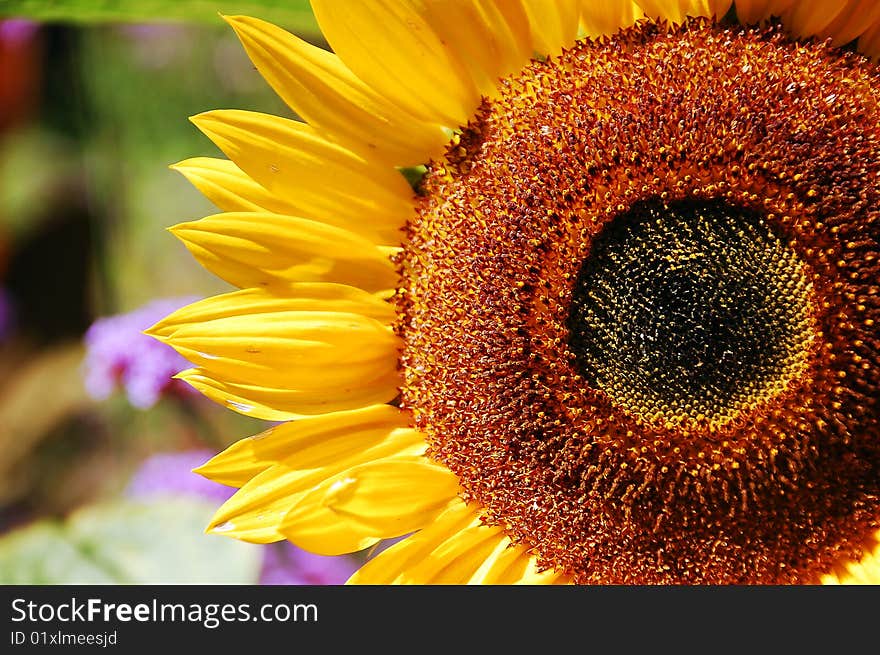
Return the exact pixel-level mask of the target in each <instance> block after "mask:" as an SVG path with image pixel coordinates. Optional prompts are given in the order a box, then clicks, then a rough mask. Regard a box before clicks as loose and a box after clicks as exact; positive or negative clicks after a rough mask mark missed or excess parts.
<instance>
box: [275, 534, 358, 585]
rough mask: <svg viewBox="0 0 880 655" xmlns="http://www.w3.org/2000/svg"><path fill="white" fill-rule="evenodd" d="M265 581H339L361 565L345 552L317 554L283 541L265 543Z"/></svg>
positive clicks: (281, 582)
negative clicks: (334, 554) (331, 555)
mask: <svg viewBox="0 0 880 655" xmlns="http://www.w3.org/2000/svg"><path fill="white" fill-rule="evenodd" d="M264 548H265V550H266V553H265V555H264V556H263V570H262V572H261V573H260V584H262V585H302V584H311V585H339V584H344V583H345V581H346V580H348V578H350V577H351V575H352V574H353V573H354V572H355V571H356V570H357V569H358V565H357V563H356V562H355V561H354V560H353V559H352V558H351V557H347V556H345V555H340V556H337V557H328V556H326V555H315V554H314V553H309V552H306V551H304V550H302V549H301V548H297V547H296V546H294V545H293V544H291V543H289V542H286V541H282V542H279V543H275V544H266V545H265V546H264Z"/></svg>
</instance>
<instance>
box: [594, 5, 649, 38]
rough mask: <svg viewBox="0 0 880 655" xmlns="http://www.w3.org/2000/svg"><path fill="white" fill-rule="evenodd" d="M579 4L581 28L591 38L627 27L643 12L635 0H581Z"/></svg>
mask: <svg viewBox="0 0 880 655" xmlns="http://www.w3.org/2000/svg"><path fill="white" fill-rule="evenodd" d="M581 5H582V7H581V29H582V30H583V32H584V34H585V35H586V36H589V37H593V38H595V37H597V36H602V35H605V34H614V33H615V32H617V31H618V30H620V29H622V28H624V27H629V26H630V25H632V24H633V23H635V22H636V20H638V19H639V18H641V17H642V15H643V13H644V12H643V10H642V8H641V7H639V5H638V3H636V2H635V0H602V1H600V2H592V1H591V0H583V2H582V3H581Z"/></svg>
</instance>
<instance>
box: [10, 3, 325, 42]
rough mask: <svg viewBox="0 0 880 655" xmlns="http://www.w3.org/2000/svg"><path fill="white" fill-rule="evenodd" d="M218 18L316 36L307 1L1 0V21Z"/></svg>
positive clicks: (315, 28)
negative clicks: (245, 18)
mask: <svg viewBox="0 0 880 655" xmlns="http://www.w3.org/2000/svg"><path fill="white" fill-rule="evenodd" d="M218 13H219V14H229V15H233V14H247V15H249V16H259V17H260V18H263V19H264V20H268V21H272V22H274V23H276V24H278V25H283V26H284V27H286V28H287V29H289V30H291V31H293V32H298V33H300V34H302V35H314V34H318V33H319V30H318V24H317V22H316V21H315V18H314V15H313V14H312V10H311V7H310V6H309V1H308V0H3V1H2V2H0V17H4V16H5V17H12V16H17V17H25V18H31V19H36V20H44V21H49V20H52V21H77V22H89V23H94V22H103V21H114V22H123V21H124V22H144V21H155V20H162V21H169V20H179V21H196V22H214V21H216V20H217V17H218V16H217V15H218Z"/></svg>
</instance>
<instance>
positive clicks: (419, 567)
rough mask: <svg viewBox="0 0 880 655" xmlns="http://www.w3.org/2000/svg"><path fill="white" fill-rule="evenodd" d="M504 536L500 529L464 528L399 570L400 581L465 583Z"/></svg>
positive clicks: (485, 527)
mask: <svg viewBox="0 0 880 655" xmlns="http://www.w3.org/2000/svg"><path fill="white" fill-rule="evenodd" d="M503 539H505V536H504V533H503V532H502V530H501V528H498V527H494V526H493V527H489V526H486V525H473V526H470V527H467V528H465V529H463V530H460V531H459V532H456V533H455V534H454V535H452V536H451V537H449V538H448V539H446V541H444V542H443V543H441V544H439V545H437V547H436V548H434V550H433V551H431V553H430V554H429V555H428V556H426V557H424V558H422V560H421V561H419V562H414V563H413V564H412V565H410V566H409V567H407V569H406V570H404V571H402V572H401V575H400V577H399V578H398V580H397V581H396V582H398V583H400V584H465V583H467V582H468V581H469V580H470V579H471V578H472V577H473V576H474V574H475V573H476V572H477V571H478V570H479V569H480V567H481V566H482V565H483V564H484V563H485V561H486V559H487V558H488V557H490V556H491V555H492V553H493V551H494V550H495V548H496V547H497V545H498V542H499V541H501V540H503Z"/></svg>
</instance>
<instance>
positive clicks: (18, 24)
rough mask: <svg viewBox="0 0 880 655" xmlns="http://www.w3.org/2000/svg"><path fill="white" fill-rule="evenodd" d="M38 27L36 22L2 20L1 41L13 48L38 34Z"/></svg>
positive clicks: (11, 19)
mask: <svg viewBox="0 0 880 655" xmlns="http://www.w3.org/2000/svg"><path fill="white" fill-rule="evenodd" d="M38 27H39V25H38V24H37V23H36V22H34V21H31V20H25V19H23V18H9V19H7V20H0V41H2V42H3V43H6V44H8V45H11V46H17V45H20V44H22V43H24V42H25V41H27V40H28V39H30V38H31V37H32V36H33V35H34V34H36V32H37V29H38Z"/></svg>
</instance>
